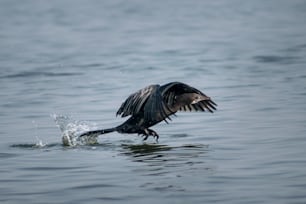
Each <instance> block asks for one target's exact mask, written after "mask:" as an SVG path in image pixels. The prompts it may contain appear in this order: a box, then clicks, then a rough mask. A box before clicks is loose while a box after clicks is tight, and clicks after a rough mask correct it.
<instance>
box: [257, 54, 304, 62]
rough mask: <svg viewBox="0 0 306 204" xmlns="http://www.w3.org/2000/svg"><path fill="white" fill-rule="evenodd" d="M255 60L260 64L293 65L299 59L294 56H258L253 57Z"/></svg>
mask: <svg viewBox="0 0 306 204" xmlns="http://www.w3.org/2000/svg"><path fill="white" fill-rule="evenodd" d="M253 59H254V60H255V61H256V62H259V63H277V64H293V63H295V62H297V60H298V59H299V58H298V57H293V56H277V55H258V56H255V57H253Z"/></svg>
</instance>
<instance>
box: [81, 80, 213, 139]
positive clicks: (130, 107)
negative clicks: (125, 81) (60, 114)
mask: <svg viewBox="0 0 306 204" xmlns="http://www.w3.org/2000/svg"><path fill="white" fill-rule="evenodd" d="M215 106H216V104H215V103H214V102H213V101H212V100H211V99H210V97H208V96H206V95H205V94H204V93H202V92H201V91H199V90H197V89H195V88H193V87H191V86H189V85H187V84H184V83H180V82H171V83H168V84H165V85H162V86H160V85H150V86H147V87H145V88H143V89H141V90H139V91H137V92H136V93H134V94H131V95H130V96H129V97H128V98H127V99H126V100H125V101H124V102H123V103H122V105H121V106H120V108H119V110H118V111H117V115H120V116H121V117H126V116H130V118H129V119H128V120H127V121H125V122H124V123H123V124H121V125H119V126H117V127H114V128H110V129H104V130H94V131H89V132H86V133H83V134H82V135H81V136H90V135H97V134H105V133H109V132H113V131H117V132H119V133H137V134H140V135H144V136H145V137H144V140H146V139H147V138H148V136H150V135H151V136H153V137H156V139H158V137H159V136H158V134H157V133H156V132H155V131H154V130H151V129H149V127H151V126H153V125H155V124H157V123H159V122H161V121H165V122H167V123H168V121H167V120H171V118H170V116H171V115H173V114H175V113H176V112H177V111H206V110H207V111H209V112H213V111H214V110H216V107H215Z"/></svg>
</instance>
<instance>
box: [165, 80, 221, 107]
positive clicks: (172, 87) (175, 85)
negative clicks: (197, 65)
mask: <svg viewBox="0 0 306 204" xmlns="http://www.w3.org/2000/svg"><path fill="white" fill-rule="evenodd" d="M161 93H162V95H163V97H164V100H165V102H166V103H167V104H168V105H169V106H171V105H173V104H174V103H175V99H176V96H177V95H180V94H184V93H196V94H200V95H202V96H204V97H205V98H207V99H205V100H202V101H200V102H198V103H195V104H188V105H185V106H182V107H180V108H179V110H180V111H203V112H204V111H206V110H207V111H209V112H214V111H215V110H216V107H215V106H217V104H216V103H215V102H214V101H212V100H211V99H210V97H208V96H207V95H205V94H204V93H202V92H201V91H200V90H198V89H196V88H194V87H191V86H189V85H187V84H184V83H181V82H171V83H168V84H165V85H163V86H162V87H161Z"/></svg>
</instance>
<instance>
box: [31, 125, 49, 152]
mask: <svg viewBox="0 0 306 204" xmlns="http://www.w3.org/2000/svg"><path fill="white" fill-rule="evenodd" d="M32 124H33V125H34V126H35V131H34V132H35V138H36V143H35V147H44V146H46V144H45V143H43V141H42V140H41V139H40V138H39V136H38V133H37V132H38V124H37V123H36V121H35V120H33V121H32Z"/></svg>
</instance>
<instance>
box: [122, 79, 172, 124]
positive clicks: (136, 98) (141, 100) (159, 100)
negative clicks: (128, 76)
mask: <svg viewBox="0 0 306 204" xmlns="http://www.w3.org/2000/svg"><path fill="white" fill-rule="evenodd" d="M159 88H160V86H159V85H150V86H147V87H145V88H143V89H141V90H139V91H137V92H136V93H134V94H132V95H130V96H129V97H128V98H127V99H126V100H125V101H124V102H123V103H122V105H121V106H120V108H119V110H118V111H117V115H121V117H126V116H129V115H136V114H138V113H140V112H143V117H144V120H145V121H162V120H165V119H167V118H168V117H169V113H170V112H169V109H168V107H167V105H166V104H165V103H164V101H163V97H162V95H161V92H160V90H159Z"/></svg>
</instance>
